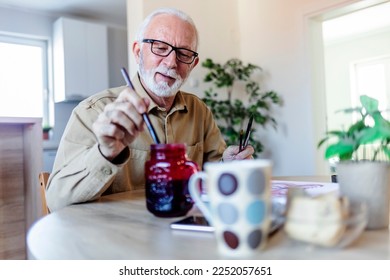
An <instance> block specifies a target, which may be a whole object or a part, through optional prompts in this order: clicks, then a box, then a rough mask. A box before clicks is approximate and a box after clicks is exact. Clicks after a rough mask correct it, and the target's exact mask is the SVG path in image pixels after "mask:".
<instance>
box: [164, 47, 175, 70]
mask: <svg viewBox="0 0 390 280" xmlns="http://www.w3.org/2000/svg"><path fill="white" fill-rule="evenodd" d="M164 61H165V63H166V64H167V65H169V66H170V67H173V66H176V65H177V56H176V51H175V50H172V51H171V52H170V54H169V55H168V56H166V57H165V58H164Z"/></svg>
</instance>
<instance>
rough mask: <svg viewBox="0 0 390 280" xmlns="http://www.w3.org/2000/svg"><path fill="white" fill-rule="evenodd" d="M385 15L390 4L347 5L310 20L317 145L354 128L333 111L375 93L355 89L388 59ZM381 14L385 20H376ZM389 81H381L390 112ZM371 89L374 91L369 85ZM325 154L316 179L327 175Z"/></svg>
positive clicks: (389, 46)
mask: <svg viewBox="0 0 390 280" xmlns="http://www.w3.org/2000/svg"><path fill="white" fill-rule="evenodd" d="M388 9H390V1H383V0H374V1H350V2H349V3H347V4H343V5H341V6H339V7H336V8H335V7H331V8H329V9H322V10H321V11H320V12H318V13H316V14H311V15H309V16H308V28H309V30H308V32H309V45H310V50H311V54H310V61H311V67H310V70H311V72H310V74H311V76H312V79H311V80H312V97H313V116H314V124H315V127H314V133H315V135H314V137H315V139H316V141H317V143H318V141H319V140H320V139H322V138H323V137H324V134H325V132H326V131H328V130H330V129H340V128H343V127H347V126H348V125H349V124H350V123H351V122H352V120H353V119H352V116H351V115H346V114H343V113H335V112H336V111H338V110H340V109H344V108H349V107H353V106H355V105H357V100H358V96H359V94H367V95H370V96H372V94H371V93H372V92H374V91H375V92H376V93H377V92H378V90H375V89H374V87H373V86H364V87H365V88H370V89H372V91H370V92H366V91H364V92H363V91H362V88H363V86H362V83H360V85H357V81H358V80H359V82H361V81H362V78H359V79H357V77H358V76H359V75H361V74H362V72H364V69H363V68H364V67H365V66H367V67H368V65H369V64H370V63H371V62H373V61H374V60H376V61H378V59H385V60H386V59H387V56H390V42H389V41H388V40H390V33H389V32H390V20H389V19H387V17H388V15H389V10H388ZM379 13H382V14H385V15H386V14H387V16H384V17H383V16H378V14H379ZM358 25H359V26H362V28H359V27H358ZM374 38H375V40H374ZM383 49H385V50H383ZM367 63H368V64H367ZM364 65H365V66H364ZM367 67H366V69H365V70H367V69H368V68H367ZM357 69H360V70H357ZM366 72H368V71H366ZM370 72H371V71H370ZM371 76H373V75H371ZM389 79H390V77H387V78H386V79H384V80H386V84H385V87H387V93H386V98H387V107H390V106H389V100H390V96H389V93H388V92H389V84H390V83H389ZM370 83H371V85H372V83H373V82H372V81H371V82H370ZM376 83H377V82H376ZM359 87H360V89H359V90H358V88H359ZM382 95H383V94H382ZM324 148H325V147H322V149H321V150H319V153H317V155H316V173H317V174H329V173H330V166H329V164H330V163H329V162H327V161H326V160H324Z"/></svg>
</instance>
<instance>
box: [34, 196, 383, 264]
mask: <svg viewBox="0 0 390 280" xmlns="http://www.w3.org/2000/svg"><path fill="white" fill-rule="evenodd" d="M179 219H181V218H158V217H155V216H153V215H152V214H151V213H149V212H148V211H147V209H146V206H145V195H144V191H134V192H124V193H117V194H113V195H109V196H104V197H102V198H101V199H100V200H99V201H96V202H91V203H84V204H77V205H72V206H69V207H65V208H63V209H61V210H58V211H55V212H53V213H51V214H49V215H47V216H45V217H43V218H42V219H40V220H39V221H37V222H36V223H35V224H34V225H33V226H32V227H31V228H30V229H29V232H28V236H27V246H28V257H29V258H30V259H102V260H107V259H137V260H142V259H145V260H146V259H171V260H172V259H222V258H223V256H221V255H219V253H218V251H217V246H216V241H215V238H214V235H213V233H208V232H191V231H182V230H172V229H171V228H170V223H171V222H173V221H176V220H179ZM254 258H255V259H268V260H270V259H279V260H282V259H283V260H285V259H390V235H389V231H388V230H376V231H365V232H364V233H363V234H362V235H361V236H360V238H359V239H358V240H357V241H356V242H355V243H354V244H353V245H352V246H350V247H347V248H344V249H325V248H311V247H309V246H307V245H302V244H300V243H297V242H294V241H292V240H290V239H289V238H287V237H286V235H285V233H284V232H283V230H281V231H279V232H277V233H276V234H275V235H273V236H272V237H271V238H270V239H269V241H268V244H267V246H266V248H265V249H264V250H262V251H259V252H258V254H257V255H256V256H255V257H254Z"/></svg>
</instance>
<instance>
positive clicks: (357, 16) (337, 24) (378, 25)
mask: <svg viewBox="0 0 390 280" xmlns="http://www.w3.org/2000/svg"><path fill="white" fill-rule="evenodd" d="M389 15H390V2H388V3H385V4H381V5H376V6H373V7H370V8H367V9H363V10H360V11H357V12H354V13H351V14H348V15H345V16H341V17H337V18H335V19H332V20H328V21H325V22H324V23H323V35H324V41H325V42H329V41H336V40H338V39H340V38H345V37H348V36H354V35H355V36H356V35H359V34H367V33H368V32H373V31H379V30H383V29H385V28H390V16H389Z"/></svg>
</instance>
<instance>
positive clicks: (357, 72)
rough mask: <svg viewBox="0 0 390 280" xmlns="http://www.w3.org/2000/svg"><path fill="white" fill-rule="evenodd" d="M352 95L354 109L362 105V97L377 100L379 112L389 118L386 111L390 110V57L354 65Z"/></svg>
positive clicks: (352, 67)
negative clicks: (365, 96)
mask: <svg viewBox="0 0 390 280" xmlns="http://www.w3.org/2000/svg"><path fill="white" fill-rule="evenodd" d="M351 95H352V96H351V97H352V105H353V106H354V107H356V106H358V104H360V101H359V98H360V96H361V95H368V96H371V97H373V98H375V99H377V100H378V102H379V110H381V111H384V112H383V115H384V117H385V118H387V117H388V116H387V112H385V110H386V109H388V108H389V96H390V56H387V57H380V58H373V59H369V60H365V61H363V62H354V63H352V65H351ZM355 117H358V116H355ZM355 120H356V119H355Z"/></svg>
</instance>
